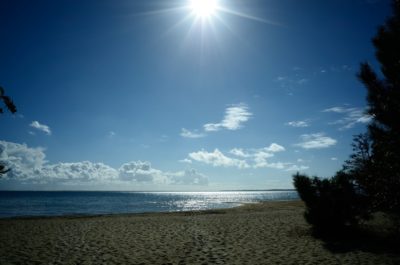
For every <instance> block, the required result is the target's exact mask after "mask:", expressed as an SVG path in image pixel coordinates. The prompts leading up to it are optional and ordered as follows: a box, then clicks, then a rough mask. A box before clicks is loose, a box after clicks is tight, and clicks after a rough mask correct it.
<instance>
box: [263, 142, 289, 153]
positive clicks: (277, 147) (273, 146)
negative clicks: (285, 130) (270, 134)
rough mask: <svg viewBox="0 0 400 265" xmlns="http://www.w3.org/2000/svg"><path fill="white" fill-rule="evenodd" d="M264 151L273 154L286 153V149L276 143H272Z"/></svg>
mask: <svg viewBox="0 0 400 265" xmlns="http://www.w3.org/2000/svg"><path fill="white" fill-rule="evenodd" d="M264 149H265V150H266V151H268V152H272V153H276V152H282V151H285V147H283V146H282V145H279V144H276V143H272V144H271V145H270V146H269V147H265V148H264Z"/></svg>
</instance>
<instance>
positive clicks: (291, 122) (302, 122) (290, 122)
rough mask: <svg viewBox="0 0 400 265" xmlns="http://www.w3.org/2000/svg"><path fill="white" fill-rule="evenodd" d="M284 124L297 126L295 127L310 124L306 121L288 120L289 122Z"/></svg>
mask: <svg viewBox="0 0 400 265" xmlns="http://www.w3.org/2000/svg"><path fill="white" fill-rule="evenodd" d="M285 125H287V126H292V127H297V128H300V127H308V126H310V125H309V123H308V122H307V121H289V122H287V123H285Z"/></svg>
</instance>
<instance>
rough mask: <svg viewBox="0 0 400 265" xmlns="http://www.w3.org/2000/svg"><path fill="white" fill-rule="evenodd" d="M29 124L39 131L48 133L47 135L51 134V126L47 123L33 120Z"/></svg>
mask: <svg viewBox="0 0 400 265" xmlns="http://www.w3.org/2000/svg"><path fill="white" fill-rule="evenodd" d="M29 126H31V127H32V128H35V129H37V130H39V131H42V132H44V133H46V134H47V135H51V130H50V127H49V126H47V125H45V124H41V123H40V122H38V121H32V122H31V124H29Z"/></svg>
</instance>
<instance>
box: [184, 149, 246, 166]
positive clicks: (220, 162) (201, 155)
mask: <svg viewBox="0 0 400 265" xmlns="http://www.w3.org/2000/svg"><path fill="white" fill-rule="evenodd" d="M189 157H190V158H191V159H193V160H195V161H198V162H203V163H206V164H210V165H213V166H215V167H217V166H223V167H238V168H247V167H249V165H248V164H247V163H246V161H244V160H240V159H236V158H230V157H227V156H225V155H224V154H223V153H222V152H221V151H219V150H218V149H214V151H213V152H207V151H205V150H201V151H198V152H193V153H190V154H189Z"/></svg>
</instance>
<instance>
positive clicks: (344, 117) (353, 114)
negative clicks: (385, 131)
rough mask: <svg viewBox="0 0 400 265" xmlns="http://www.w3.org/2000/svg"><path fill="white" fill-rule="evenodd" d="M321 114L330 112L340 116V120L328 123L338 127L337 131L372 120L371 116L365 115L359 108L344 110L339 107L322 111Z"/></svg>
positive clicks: (344, 108)
mask: <svg viewBox="0 0 400 265" xmlns="http://www.w3.org/2000/svg"><path fill="white" fill-rule="evenodd" d="M322 112H330V113H336V114H340V115H341V118H339V119H338V120H336V121H333V122H331V123H330V124H332V125H340V127H339V130H346V129H350V128H353V127H354V126H355V125H357V124H359V123H361V124H366V123H369V122H370V121H371V120H372V116H371V115H368V114H366V113H365V110H363V109H361V108H346V107H340V106H339V107H332V108H328V109H324V110H323V111H322Z"/></svg>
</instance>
